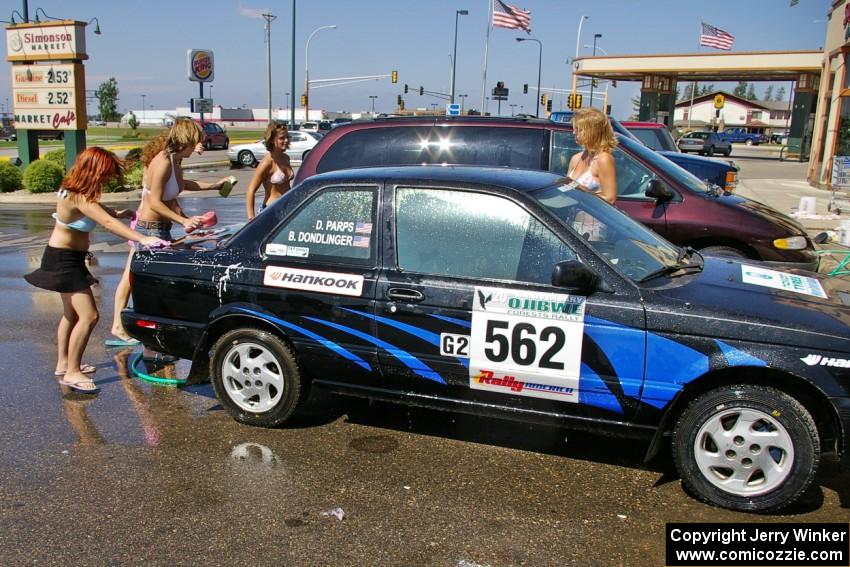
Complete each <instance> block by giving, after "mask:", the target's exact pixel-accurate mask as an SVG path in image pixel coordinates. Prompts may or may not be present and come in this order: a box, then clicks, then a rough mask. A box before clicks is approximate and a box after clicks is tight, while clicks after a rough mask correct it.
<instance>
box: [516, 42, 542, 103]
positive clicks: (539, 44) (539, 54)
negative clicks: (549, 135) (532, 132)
mask: <svg viewBox="0 0 850 567" xmlns="http://www.w3.org/2000/svg"><path fill="white" fill-rule="evenodd" d="M516 40H517V41H536V42H537V110H536V111H535V113H534V115H535V116H537V117H538V118H539V117H540V72H541V71H542V69H543V42H541V41H540V40H539V39H534V38H533V37H518V38H516ZM543 110H544V111H545V110H546V109H545V108H544V109H543Z"/></svg>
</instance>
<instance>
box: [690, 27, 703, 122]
mask: <svg viewBox="0 0 850 567" xmlns="http://www.w3.org/2000/svg"><path fill="white" fill-rule="evenodd" d="M697 37H699V38H700V40H699V41H697V53H699V48H700V47H702V19H700V21H699V35H698V36H697ZM695 90H697V82H696V81H691V108H690V109H689V110H688V130H690V129H691V115H693V113H694V91H695Z"/></svg>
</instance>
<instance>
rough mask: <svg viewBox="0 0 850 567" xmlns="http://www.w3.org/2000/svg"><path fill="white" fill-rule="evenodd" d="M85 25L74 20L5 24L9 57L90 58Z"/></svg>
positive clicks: (37, 58) (47, 58) (19, 58)
mask: <svg viewBox="0 0 850 567" xmlns="http://www.w3.org/2000/svg"><path fill="white" fill-rule="evenodd" d="M85 26H86V23H85V22H77V21H75V20H60V21H55V22H38V23H31V24H30V23H26V24H15V25H14V26H6V54H7V56H6V60H7V61H12V62H16V61H55V60H57V59H88V58H89V56H88V55H86V34H85Z"/></svg>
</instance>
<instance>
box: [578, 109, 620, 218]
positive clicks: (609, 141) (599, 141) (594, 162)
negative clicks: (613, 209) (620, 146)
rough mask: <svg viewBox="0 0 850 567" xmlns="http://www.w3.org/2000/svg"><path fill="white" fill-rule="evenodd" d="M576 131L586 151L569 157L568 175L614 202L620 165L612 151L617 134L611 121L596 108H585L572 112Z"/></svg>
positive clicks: (615, 143)
mask: <svg viewBox="0 0 850 567" xmlns="http://www.w3.org/2000/svg"><path fill="white" fill-rule="evenodd" d="M573 132H575V136H576V142H578V143H579V144H580V145H581V146H582V147H583V148H584V151H581V152H579V153H577V154H575V155H574V156H573V157H572V159H571V160H570V166H569V168H568V169H567V177H569V178H571V179H573V180H574V181H575V182H576V183H578V184H579V185H582V186H584V187H586V188H587V189H589V190H590V191H592V192H593V193H596V194H597V195H599V197H601V198H602V199H604V200H606V201H608V202H609V203H611V204H612V205H613V204H614V203H616V202H617V169H616V164H615V161H614V154H613V153H612V152H613V150H614V148H615V147H617V138H615V137H614V130H613V128H611V122H610V121H609V120H608V117H607V116H605V114H603V113H602V111H600V110H599V109H597V108H592V107H591V108H582V109H579V110H577V111H576V112H575V114H573Z"/></svg>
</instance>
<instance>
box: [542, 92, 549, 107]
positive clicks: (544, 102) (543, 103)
mask: <svg viewBox="0 0 850 567" xmlns="http://www.w3.org/2000/svg"><path fill="white" fill-rule="evenodd" d="M547 98H548V97H547V96H546V93H543V94H542V95H540V104H542V105H543V106H546V99H547Z"/></svg>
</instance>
